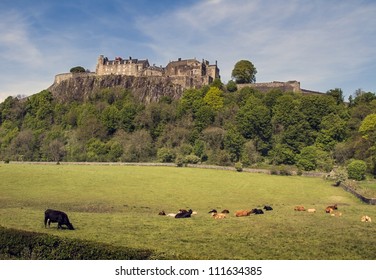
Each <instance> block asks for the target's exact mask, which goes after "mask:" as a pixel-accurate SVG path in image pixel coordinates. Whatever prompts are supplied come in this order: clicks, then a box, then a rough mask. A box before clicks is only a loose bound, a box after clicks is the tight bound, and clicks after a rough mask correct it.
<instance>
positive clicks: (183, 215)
mask: <svg viewBox="0 0 376 280" xmlns="http://www.w3.org/2000/svg"><path fill="white" fill-rule="evenodd" d="M192 212H193V211H192V209H189V210H188V211H186V210H185V212H179V213H177V214H176V215H175V218H190V217H191V215H192Z"/></svg>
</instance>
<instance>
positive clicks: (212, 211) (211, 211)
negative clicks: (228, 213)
mask: <svg viewBox="0 0 376 280" xmlns="http://www.w3.org/2000/svg"><path fill="white" fill-rule="evenodd" d="M217 212H218V211H217V209H212V210H210V211H209V212H208V214H210V213H217Z"/></svg>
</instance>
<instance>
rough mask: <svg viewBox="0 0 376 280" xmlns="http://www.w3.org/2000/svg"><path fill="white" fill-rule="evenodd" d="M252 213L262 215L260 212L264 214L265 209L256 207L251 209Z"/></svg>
mask: <svg viewBox="0 0 376 280" xmlns="http://www.w3.org/2000/svg"><path fill="white" fill-rule="evenodd" d="M251 213H253V214H255V215H260V214H264V211H262V209H257V208H254V209H252V210H251Z"/></svg>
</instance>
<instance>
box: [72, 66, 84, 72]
mask: <svg viewBox="0 0 376 280" xmlns="http://www.w3.org/2000/svg"><path fill="white" fill-rule="evenodd" d="M70 72H71V73H85V72H86V70H85V68H84V67H82V66H76V67H73V68H71V69H70Z"/></svg>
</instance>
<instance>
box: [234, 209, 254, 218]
mask: <svg viewBox="0 0 376 280" xmlns="http://www.w3.org/2000/svg"><path fill="white" fill-rule="evenodd" d="M251 212H252V210H251V211H248V210H239V211H236V212H235V217H244V216H249V214H251Z"/></svg>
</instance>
